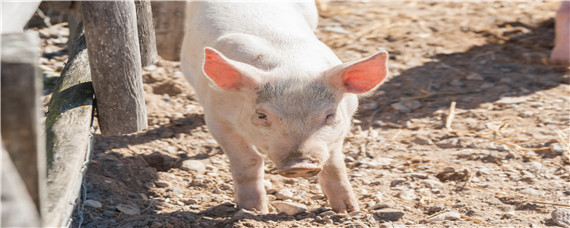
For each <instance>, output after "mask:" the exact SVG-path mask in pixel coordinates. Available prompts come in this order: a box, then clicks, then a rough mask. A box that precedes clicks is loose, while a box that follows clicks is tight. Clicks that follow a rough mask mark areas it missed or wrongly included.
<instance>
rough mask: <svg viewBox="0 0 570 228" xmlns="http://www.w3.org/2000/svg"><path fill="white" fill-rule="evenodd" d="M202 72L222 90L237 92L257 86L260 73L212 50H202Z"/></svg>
mask: <svg viewBox="0 0 570 228" xmlns="http://www.w3.org/2000/svg"><path fill="white" fill-rule="evenodd" d="M203 71H204V74H206V76H207V77H208V78H210V80H212V81H213V82H214V83H216V85H218V87H220V88H222V89H224V90H229V91H238V90H240V89H241V88H244V87H247V88H253V87H256V86H257V85H258V84H259V77H258V74H259V73H260V72H259V70H257V68H255V67H253V66H251V65H247V64H245V63H241V62H237V61H233V60H231V59H228V58H226V57H225V56H224V55H223V54H222V53H219V52H218V51H216V50H215V49H213V48H208V47H207V48H205V49H204V68H203Z"/></svg>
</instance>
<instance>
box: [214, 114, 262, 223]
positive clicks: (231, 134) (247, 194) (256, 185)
mask: <svg viewBox="0 0 570 228" xmlns="http://www.w3.org/2000/svg"><path fill="white" fill-rule="evenodd" d="M206 122H209V121H206ZM211 122H212V123H208V128H210V132H211V133H212V135H213V136H214V138H216V140H217V141H218V143H220V145H221V147H222V148H223V150H224V152H225V153H226V155H227V156H228V158H229V159H230V166H231V171H232V177H233V180H234V190H235V195H236V202H237V205H238V207H240V208H244V209H248V210H253V209H256V210H258V211H260V212H262V213H268V212H269V211H268V209H267V198H266V196H265V188H264V185H263V167H264V166H263V157H262V156H261V155H260V154H259V153H258V152H257V150H256V149H255V148H254V147H253V146H252V145H249V144H247V143H246V142H245V140H243V138H242V137H241V136H240V135H238V134H237V133H236V132H235V131H234V130H233V129H231V128H229V127H226V126H224V125H223V124H219V123H214V122H216V121H211Z"/></svg>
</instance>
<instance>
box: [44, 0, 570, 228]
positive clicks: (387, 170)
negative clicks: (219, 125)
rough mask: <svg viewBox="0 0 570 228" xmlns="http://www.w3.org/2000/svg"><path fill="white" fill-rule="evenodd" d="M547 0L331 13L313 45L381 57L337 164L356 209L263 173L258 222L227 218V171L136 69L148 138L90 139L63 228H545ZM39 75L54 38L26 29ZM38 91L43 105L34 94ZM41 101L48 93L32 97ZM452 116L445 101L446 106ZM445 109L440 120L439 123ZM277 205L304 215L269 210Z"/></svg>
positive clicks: (553, 177) (174, 91)
mask: <svg viewBox="0 0 570 228" xmlns="http://www.w3.org/2000/svg"><path fill="white" fill-rule="evenodd" d="M557 8H558V2H539V1H536V2H486V3H451V2H447V3H446V2H405V3H404V2H399V3H396V2H394V3H392V2H375V1H372V2H368V1H364V2H331V3H329V4H328V5H326V7H322V9H321V12H320V13H321V18H320V26H319V28H318V30H317V35H318V37H319V38H320V39H321V40H323V41H324V42H325V43H326V44H327V45H329V46H330V47H331V48H332V49H333V50H334V51H335V53H337V55H338V56H339V57H340V58H341V59H342V60H343V61H351V60H356V59H359V58H363V57H366V56H369V55H371V54H373V53H375V52H376V51H378V50H381V49H386V50H387V51H388V52H389V53H390V55H391V58H390V61H389V68H390V74H391V75H390V77H389V79H388V80H387V81H386V82H385V84H384V85H383V86H381V87H380V88H379V89H378V90H377V91H375V92H373V93H372V94H370V95H369V96H367V97H363V98H362V99H361V105H360V109H359V110H360V111H359V113H358V114H357V115H356V116H355V119H354V124H353V128H352V131H351V133H352V134H351V135H350V136H349V137H347V138H346V142H345V145H344V152H345V155H346V159H345V161H346V165H347V166H348V167H349V178H350V180H351V183H352V184H353V186H354V189H355V193H356V195H357V197H358V198H359V200H360V206H361V208H362V212H360V213H351V214H349V215H347V214H335V213H333V212H332V211H330V207H329V206H328V205H327V201H326V198H325V197H324V195H323V193H322V192H321V191H320V188H319V186H318V184H317V181H316V178H308V179H303V178H296V179H288V178H284V177H281V176H279V175H278V174H277V173H276V169H275V166H274V165H273V164H272V163H271V162H270V161H268V160H267V165H266V179H267V180H268V182H267V184H266V188H267V189H268V198H269V200H270V210H271V212H270V213H269V214H267V215H262V214H258V213H256V212H251V211H244V210H238V208H236V205H235V202H234V198H233V184H232V179H231V174H230V169H229V164H228V159H227V158H226V156H225V155H224V154H223V152H222V150H221V149H220V147H219V146H218V144H217V143H216V141H215V140H213V138H212V136H211V135H210V134H209V133H208V128H207V127H206V126H205V124H204V119H203V112H202V108H201V106H200V105H199V104H198V102H197V101H196V99H195V95H194V92H193V90H192V89H191V87H190V86H189V85H188V84H187V82H186V81H185V79H184V77H183V75H182V73H181V72H180V68H179V63H178V62H168V61H164V60H161V61H159V62H158V63H157V64H156V65H155V66H151V67H146V68H145V70H144V75H143V77H144V83H145V85H144V89H145V92H146V95H145V96H146V105H147V111H148V123H149V127H148V129H147V130H145V131H143V132H140V133H138V134H132V135H126V136H118V137H103V136H101V135H100V134H98V133H96V134H95V139H94V140H95V142H94V151H93V154H92V160H91V163H90V165H89V167H88V171H87V174H86V184H85V189H84V190H85V191H84V192H85V194H84V195H82V198H85V199H86V200H87V201H82V202H80V203H79V205H78V210H76V212H75V213H74V216H73V222H72V226H73V227H79V226H81V227H426V226H428V227H473V226H489V227H544V226H555V225H556V221H554V220H553V218H552V215H551V212H552V211H554V210H555V209H556V208H557V207H559V208H566V209H570V206H569V205H570V165H569V158H570V155H569V143H570V139H569V135H570V129H569V127H570V110H569V109H570V85H569V84H570V74H569V73H568V71H567V68H560V67H553V66H551V65H549V64H548V56H549V54H550V50H551V49H552V47H553V37H554V19H553V17H554V13H555V11H556V9H557ZM40 31H42V32H43V33H44V34H43V35H42V37H43V39H42V40H43V43H44V49H43V50H44V56H43V58H42V64H43V65H44V66H43V68H42V69H43V70H44V74H45V75H46V76H53V75H57V74H58V72H60V71H61V69H62V68H63V64H64V62H65V61H66V58H67V52H66V51H65V48H66V45H65V41H66V39H67V38H66V37H67V33H68V32H66V27H65V26H64V25H55V26H51V27H47V28H42V29H40ZM49 91H50V90H49V88H48V89H46V93H49ZM47 99H49V94H48V95H47V96H46V100H47ZM452 103H454V104H455V107H454V108H453V106H452ZM450 112H452V114H450ZM276 201H289V202H294V203H298V204H302V205H305V206H306V207H307V211H306V212H302V213H299V214H296V215H287V214H284V213H278V212H277V211H276V209H275V208H274V207H273V204H274V203H275V202H276Z"/></svg>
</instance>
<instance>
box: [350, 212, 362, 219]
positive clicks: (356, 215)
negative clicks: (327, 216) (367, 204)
mask: <svg viewBox="0 0 570 228" xmlns="http://www.w3.org/2000/svg"><path fill="white" fill-rule="evenodd" d="M364 215H366V213H364V212H363V211H353V212H350V213H348V216H350V217H357V218H360V217H364Z"/></svg>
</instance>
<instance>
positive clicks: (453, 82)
mask: <svg viewBox="0 0 570 228" xmlns="http://www.w3.org/2000/svg"><path fill="white" fill-rule="evenodd" d="M449 84H451V85H452V86H456V87H463V86H465V83H463V82H462V81H461V80H459V79H453V80H451V82H450V83H449Z"/></svg>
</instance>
